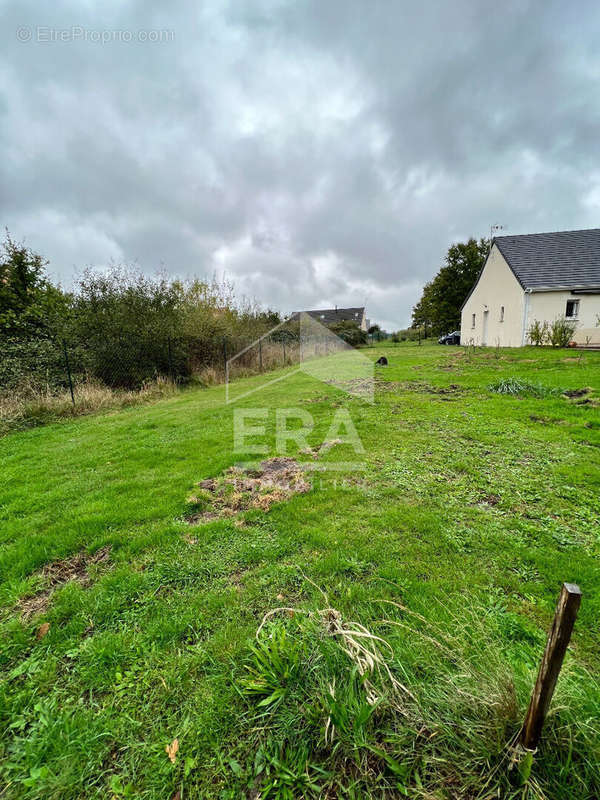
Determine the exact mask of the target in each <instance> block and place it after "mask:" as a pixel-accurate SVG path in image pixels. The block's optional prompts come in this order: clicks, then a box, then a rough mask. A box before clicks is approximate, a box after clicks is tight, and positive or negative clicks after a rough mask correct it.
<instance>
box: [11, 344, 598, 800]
mask: <svg viewBox="0 0 600 800" xmlns="http://www.w3.org/2000/svg"><path fill="white" fill-rule="evenodd" d="M364 352H366V353H367V354H368V355H369V357H371V358H373V359H375V358H376V357H378V356H379V355H381V354H385V355H387V357H388V358H389V361H390V366H389V367H387V368H381V369H380V370H379V371H378V372H377V376H378V378H377V383H376V391H375V403H374V404H372V405H371V404H369V403H367V402H365V401H364V400H363V399H361V398H360V397H354V396H350V395H348V394H347V393H345V392H344V391H341V390H340V389H338V388H336V387H335V386H332V385H330V384H326V383H321V382H318V381H317V380H314V379H312V378H310V377H309V376H306V375H302V374H295V375H292V376H290V377H289V378H288V379H286V380H282V381H280V382H278V383H274V384H271V385H270V386H267V387H266V388H264V389H263V390H262V391H261V392H260V393H257V394H253V395H249V396H247V397H245V398H244V399H242V400H240V401H239V403H236V404H234V405H233V406H232V405H225V403H224V389H223V387H220V386H216V387H213V388H210V389H204V390H189V391H186V392H183V393H180V394H177V395H175V396H174V397H172V398H168V399H166V400H162V401H159V402H157V403H155V404H153V405H144V406H138V407H134V408H130V409H125V410H119V411H114V412H109V413H105V414H100V415H95V416H88V417H79V418H76V419H74V420H72V421H63V422H59V423H56V424H52V425H48V426H46V427H41V428H36V429H33V430H28V431H24V432H21V433H15V434H11V435H9V436H6V437H4V438H3V439H0V448H1V453H2V457H1V466H0V469H1V473H0V479H1V487H2V491H1V496H0V608H1V612H0V613H1V633H0V670H1V676H2V677H1V683H0V726H1V733H2V735H1V738H0V759H1V763H0V798H2V800H4V798H40V799H42V798H43V799H44V800H49V799H50V798H61V800H62V799H63V798H64V799H65V800H66V799H70V798H73V799H74V798H91V797H94V798H96V797H97V798H105V797H108V798H113V797H114V798H126V797H132V798H138V797H139V798H157V800H158V798H160V799H161V800H165V798H166V799H167V800H171V798H177V800H187V798H213V797H214V798H237V797H251V798H259V797H261V798H267V797H277V798H295V797H327V798H333V797H338V796H339V797H349V798H369V797H372V798H383V797H390V798H391V797H404V796H407V797H413V798H429V799H430V800H433V798H436V799H441V798H475V797H481V798H492V797H494V798H498V797H503V798H509V797H515V798H516V797H519V798H527V797H530V798H556V800H558V799H559V798H560V799H561V800H562V799H563V798H577V800H582V799H585V798H590V799H591V798H597V797H598V796H600V681H599V678H598V674H599V666H600V632H599V626H598V619H599V618H600V574H599V561H598V555H599V531H600V525H599V522H600V508H599V505H600V504H599V499H598V498H599V496H600V449H599V446H600V408H599V405H600V400H599V399H598V398H600V353H593V352H589V353H583V354H582V355H581V356H574V355H573V353H572V352H568V351H553V350H546V349H534V348H525V349H522V350H514V351H509V350H506V351H493V350H477V351H475V352H472V353H470V352H468V351H466V350H464V349H462V348H461V349H459V348H442V347H439V346H433V345H424V346H421V347H419V346H416V345H410V346H408V345H398V346H393V345H382V346H380V347H376V348H372V349H368V350H366V351H364ZM269 377H273V375H270V376H269ZM261 380H262V379H261V377H254V378H248V379H246V385H247V387H248V389H250V388H253V387H257V386H259V385H260V382H261ZM490 387H495V388H496V389H497V390H499V391H494V390H493V389H491V388H490ZM583 388H587V389H591V391H588V392H587V393H584V394H579V396H573V397H566V396H564V394H563V393H562V392H563V391H564V390H578V389H583ZM243 406H247V407H255V406H261V407H265V408H267V409H268V412H267V414H268V416H267V418H266V421H265V423H264V424H265V425H266V435H265V436H264V437H262V439H261V441H264V442H266V443H267V446H268V452H267V453H266V454H265V456H263V457H264V458H267V457H271V456H275V455H278V453H276V452H275V425H276V416H275V412H276V409H278V408H279V409H281V408H288V407H299V408H302V409H303V410H305V411H306V412H308V413H309V414H310V415H311V416H312V418H313V419H314V421H315V427H314V430H313V432H312V433H311V434H310V436H309V443H310V444H311V445H312V446H318V445H319V444H320V443H321V442H323V441H324V440H325V439H327V436H328V433H327V431H328V429H329V427H330V423H331V420H332V417H333V415H334V414H335V413H336V411H338V410H340V409H346V410H347V411H348V412H349V415H350V418H351V419H352V421H353V423H354V425H355V426H356V430H357V432H358V434H359V436H360V440H361V442H362V444H363V445H364V453H361V454H358V455H357V454H356V452H354V449H353V448H351V447H350V446H349V445H347V444H337V445H334V446H331V447H330V448H328V449H327V451H326V452H323V453H321V454H320V455H319V457H318V458H314V457H313V456H312V455H311V454H310V453H308V452H304V453H300V454H298V453H294V452H293V448H291V449H290V453H289V455H291V456H294V457H297V458H298V460H299V461H301V462H303V463H304V462H305V463H307V464H308V463H310V464H312V465H313V466H315V465H317V466H318V465H324V464H331V465H333V464H337V463H338V462H342V463H346V462H358V463H359V465H360V466H361V467H362V469H361V470H351V469H350V467H347V468H346V471H344V470H343V469H342V470H341V471H337V472H336V471H330V472H320V471H315V472H314V473H311V474H312V475H313V478H312V487H311V488H310V490H309V491H301V492H299V493H296V494H293V495H292V496H289V497H288V496H287V495H286V494H285V492H284V493H281V492H279V493H278V492H271V493H270V494H269V493H268V492H266V493H265V495H267V494H269V496H268V497H267V496H265V495H260V500H261V501H260V502H257V503H254V504H250V506H252V507H248V504H246V505H244V503H243V501H242V500H240V498H239V497H237V495H235V492H234V495H235V496H233V497H232V496H231V495H229V496H228V502H229V501H230V508H232V509H234V510H235V509H236V508H237V509H242V510H239V511H237V513H231V514H229V515H228V514H226V513H225V512H224V511H223V509H222V508H218V509H217V510H216V511H215V513H210V508H211V503H213V498H212V497H211V495H210V492H208V491H204V490H203V489H202V488H200V489H197V488H195V487H196V484H197V483H198V482H199V481H202V480H206V479H208V478H211V477H218V476H221V475H222V474H223V473H224V471H225V470H227V469H228V468H229V467H231V466H232V465H233V464H234V463H235V462H236V460H239V454H236V453H234V452H233V424H232V420H233V413H234V409H235V408H239V407H243ZM254 424H256V423H254ZM258 441H259V438H256V442H258ZM191 495H196V499H194V498H190V496H191ZM273 500H275V501H277V502H273V504H272V505H271V502H272V501H273ZM213 505H214V503H213ZM207 509H208V511H207ZM192 512H200V516H202V514H203V513H204V514H205V517H204V520H205V521H203V524H198V525H190V524H188V522H187V521H186V515H188V514H190V513H192ZM562 581H571V582H575V583H578V584H579V585H580V587H581V588H582V591H583V594H584V597H583V601H582V606H581V611H580V615H579V618H578V621H577V623H576V627H575V632H574V636H573V640H572V644H571V646H570V648H569V652H568V654H567V657H566V659H565V665H564V667H563V672H562V674H561V677H560V679H559V684H558V687H557V691H556V694H555V698H554V701H553V705H552V710H551V714H550V716H549V718H548V721H547V725H546V728H545V731H544V738H543V741H542V743H541V746H540V748H539V749H538V751H537V752H536V753H535V754H534V756H533V759H532V758H531V757H530V756H528V757H524V756H523V755H522V754H519V753H517V752H515V751H514V749H513V748H512V747H511V742H512V741H513V740H514V737H515V735H516V734H517V733H518V730H519V725H520V722H521V721H522V719H523V716H524V713H525V710H526V707H527V703H528V699H529V694H530V692H531V688H532V686H533V683H534V680H535V674H536V671H537V665H538V663H539V659H540V657H541V654H542V652H543V648H544V643H545V638H546V633H547V630H548V627H549V624H550V622H551V619H552V614H553V609H554V605H555V602H556V599H557V596H558V593H559V591H560V586H561V583H562ZM276 609H284V610H280V611H276ZM285 609H288V610H285ZM290 609H291V610H290ZM270 611H274V613H273V614H270V615H269V613H268V612H270ZM265 615H267V616H266V617H265ZM263 621H264V625H263V626H262V628H261V630H260V633H259V634H258V636H255V634H256V633H257V629H258V628H259V626H260V625H261V623H262V622H263ZM367 632H368V633H367ZM374 636H376V637H378V638H377V639H375V638H373V637H374ZM371 667H373V668H372V669H371Z"/></svg>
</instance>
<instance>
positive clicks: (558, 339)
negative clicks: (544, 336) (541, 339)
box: [549, 317, 577, 347]
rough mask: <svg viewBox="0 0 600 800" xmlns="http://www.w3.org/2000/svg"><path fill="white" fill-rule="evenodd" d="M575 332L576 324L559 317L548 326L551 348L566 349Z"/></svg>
mask: <svg viewBox="0 0 600 800" xmlns="http://www.w3.org/2000/svg"><path fill="white" fill-rule="evenodd" d="M576 330H577V323H576V322H575V321H571V320H568V319H565V317H559V318H558V319H555V320H554V322H553V323H552V325H551V326H550V334H549V340H550V344H551V345H552V347H568V346H569V343H570V342H571V339H572V338H573V334H574V333H575V331H576Z"/></svg>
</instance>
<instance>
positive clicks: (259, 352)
mask: <svg viewBox="0 0 600 800" xmlns="http://www.w3.org/2000/svg"><path fill="white" fill-rule="evenodd" d="M258 368H259V370H260V371H261V372H262V339H259V340H258Z"/></svg>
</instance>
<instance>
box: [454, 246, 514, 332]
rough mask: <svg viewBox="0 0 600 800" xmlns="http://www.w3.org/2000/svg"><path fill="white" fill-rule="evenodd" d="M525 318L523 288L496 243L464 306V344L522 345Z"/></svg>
mask: <svg viewBox="0 0 600 800" xmlns="http://www.w3.org/2000/svg"><path fill="white" fill-rule="evenodd" d="M523 315H524V291H523V287H522V286H521V284H520V283H519V281H518V279H517V277H516V275H515V274H514V272H513V270H512V269H511V267H510V265H509V264H508V263H507V262H506V259H505V258H504V256H503V255H502V253H501V252H500V250H499V248H498V247H497V245H496V243H495V242H494V243H493V244H492V247H491V250H490V252H489V254H488V257H487V259H486V261H485V264H484V265H483V269H482V270H481V272H480V274H479V278H478V279H477V282H476V283H475V286H474V287H473V289H472V290H471V293H470V294H469V296H468V297H467V299H466V300H465V302H464V304H463V307H462V313H461V342H462V343H463V344H468V343H469V342H472V343H473V344H477V345H482V344H487V345H496V344H499V345H500V346H501V347H517V346H520V345H521V344H522V343H523Z"/></svg>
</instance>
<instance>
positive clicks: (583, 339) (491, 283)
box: [460, 228, 600, 347]
mask: <svg viewBox="0 0 600 800" xmlns="http://www.w3.org/2000/svg"><path fill="white" fill-rule="evenodd" d="M599 316H600V228H594V229H591V230H583V231H559V232H557V233H529V234H525V235H523V236H497V237H496V238H494V239H493V240H492V246H491V249H490V252H489V255H488V257H487V259H486V262H485V264H484V265H483V269H482V270H481V272H480V274H479V277H478V279H477V282H476V283H475V286H474V287H473V288H472V290H471V293H470V294H469V296H468V297H467V299H466V300H465V302H464V303H463V306H462V309H461V330H460V340H461V343H462V344H468V343H470V342H472V343H473V344H477V345H490V346H494V345H496V344H499V345H500V346H501V347H520V346H522V345H525V344H528V331H529V329H530V327H531V325H532V323H533V322H534V321H535V320H538V321H539V322H548V323H552V322H553V321H554V320H555V319H558V318H561V317H564V318H566V319H569V320H572V321H573V322H575V323H576V326H577V327H576V331H575V334H574V336H573V340H574V341H575V342H577V343H578V344H586V343H589V344H600V328H599V327H598V326H597V323H598V321H599Z"/></svg>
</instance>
